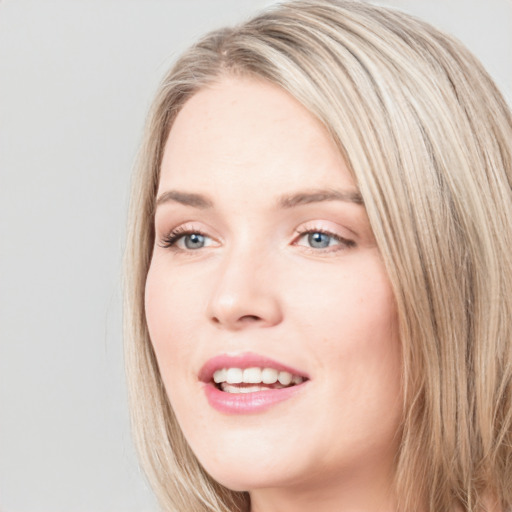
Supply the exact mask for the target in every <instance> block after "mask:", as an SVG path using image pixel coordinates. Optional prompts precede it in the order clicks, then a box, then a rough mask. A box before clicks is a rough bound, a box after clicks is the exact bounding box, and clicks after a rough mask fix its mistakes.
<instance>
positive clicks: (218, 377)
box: [213, 368, 226, 384]
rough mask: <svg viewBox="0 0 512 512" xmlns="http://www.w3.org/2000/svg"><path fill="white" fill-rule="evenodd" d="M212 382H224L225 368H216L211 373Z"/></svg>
mask: <svg viewBox="0 0 512 512" xmlns="http://www.w3.org/2000/svg"><path fill="white" fill-rule="evenodd" d="M213 382H215V383H216V384H219V382H226V369H225V368H223V369H222V370H217V371H216V372H215V373H214V374H213Z"/></svg>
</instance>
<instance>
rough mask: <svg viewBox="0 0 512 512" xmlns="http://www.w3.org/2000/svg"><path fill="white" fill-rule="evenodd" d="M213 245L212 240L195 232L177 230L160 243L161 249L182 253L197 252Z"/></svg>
mask: <svg viewBox="0 0 512 512" xmlns="http://www.w3.org/2000/svg"><path fill="white" fill-rule="evenodd" d="M213 244H214V240H213V239H212V238H210V237H209V236H207V235H203V234H202V233H199V232H197V231H187V230H184V229H182V228H178V229H176V230H174V231H172V232H171V233H169V234H168V235H166V236H165V237H164V238H163V239H162V242H161V244H160V245H161V247H163V248H168V249H176V250H182V251H197V250H198V249H203V248H204V247H209V246H211V245H213Z"/></svg>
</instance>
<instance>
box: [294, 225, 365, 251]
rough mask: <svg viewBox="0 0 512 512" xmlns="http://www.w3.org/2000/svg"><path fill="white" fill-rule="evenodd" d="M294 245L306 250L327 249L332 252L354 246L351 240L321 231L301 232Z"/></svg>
mask: <svg viewBox="0 0 512 512" xmlns="http://www.w3.org/2000/svg"><path fill="white" fill-rule="evenodd" d="M296 244H297V245H300V246H302V247H305V248H307V249H317V250H319V251H321V250H322V249H329V248H331V249H332V250H338V249H348V248H350V247H355V245H356V243H355V242H354V241H353V240H348V239H346V238H343V237H341V236H339V235H335V234H334V233H329V232H325V231H321V230H319V229H316V230H315V229H310V230H306V231H303V232H302V233H300V237H299V239H298V240H297V242H296Z"/></svg>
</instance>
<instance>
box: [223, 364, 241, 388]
mask: <svg viewBox="0 0 512 512" xmlns="http://www.w3.org/2000/svg"><path fill="white" fill-rule="evenodd" d="M243 374H244V372H243V371H242V370H241V369H240V368H228V369H227V370H226V382H227V383H228V384H240V382H242V380H243Z"/></svg>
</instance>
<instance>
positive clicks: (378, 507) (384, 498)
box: [250, 471, 397, 512]
mask: <svg viewBox="0 0 512 512" xmlns="http://www.w3.org/2000/svg"><path fill="white" fill-rule="evenodd" d="M319 473H320V475H319V477H320V478H319V479H318V480H317V481H309V482H307V483H306V482H296V483H295V484H294V485H289V486H283V487H275V488H266V489H257V490H254V491H251V492H250V496H251V512H306V511H307V512H310V511H311V510H314V511H315V512H396V510H397V506H396V499H395V495H394V492H393V491H392V489H393V485H392V481H391V479H390V473H387V474H381V475H379V474H377V473H376V472H374V473H373V474H370V475H369V474H367V475H365V478H361V477H360V476H358V475H357V474H355V473H351V474H350V475H340V476H339V478H336V479H333V480H332V481H326V480H325V479H321V477H322V475H321V473H322V472H321V471H319Z"/></svg>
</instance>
